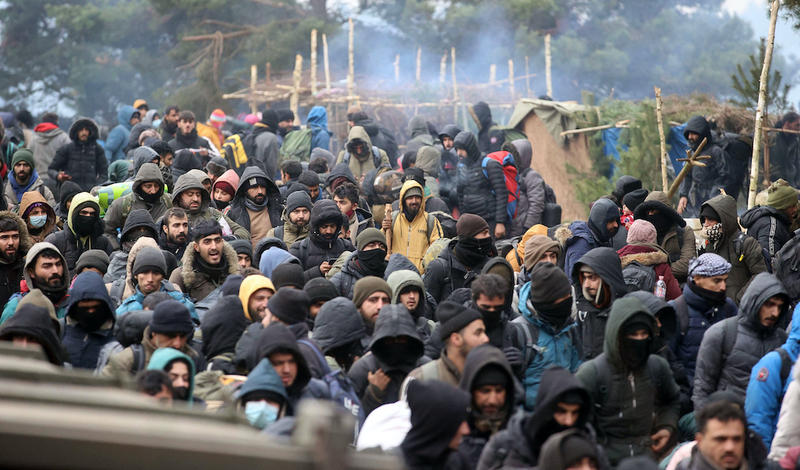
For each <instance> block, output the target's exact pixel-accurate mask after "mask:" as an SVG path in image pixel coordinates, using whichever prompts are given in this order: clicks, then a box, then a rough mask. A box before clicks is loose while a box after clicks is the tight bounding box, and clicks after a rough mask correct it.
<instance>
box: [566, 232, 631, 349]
mask: <svg viewBox="0 0 800 470" xmlns="http://www.w3.org/2000/svg"><path fill="white" fill-rule="evenodd" d="M584 264H585V265H586V266H587V267H589V268H591V269H592V270H593V271H594V272H596V273H597V274H598V275H599V276H600V278H601V279H602V280H603V286H602V288H601V291H602V290H605V291H606V292H607V293H608V294H607V295H605V294H602V292H601V296H602V297H603V298H606V299H608V300H609V303H608V305H606V306H604V307H602V308H601V307H598V306H596V305H595V304H593V303H592V302H590V301H589V300H588V299H586V298H584V297H583V290H582V289H581V284H580V280H579V275H580V267H581V266H582V265H584ZM572 283H573V284H574V285H575V292H576V294H577V298H576V304H577V307H578V327H579V331H580V333H581V335H580V336H581V342H582V343H583V358H584V359H591V358H593V357H596V356H598V355H599V354H600V353H601V352H603V348H604V344H605V342H604V336H605V331H606V330H607V328H606V322H607V321H608V315H609V312H610V311H611V307H612V305H613V303H614V302H615V301H616V299H618V298H620V297H622V296H624V295H625V294H627V286H626V285H625V279H624V278H623V277H622V265H621V264H620V261H619V256H617V252H616V251H614V250H613V249H611V248H608V247H602V248H595V249H593V250H591V251H589V252H588V253H586V254H585V255H583V257H581V259H580V260H579V261H578V262H577V263H575V269H574V270H573V271H572Z"/></svg>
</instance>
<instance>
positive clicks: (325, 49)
mask: <svg viewBox="0 0 800 470" xmlns="http://www.w3.org/2000/svg"><path fill="white" fill-rule="evenodd" d="M322 55H323V57H322V61H323V63H324V66H325V90H327V91H331V66H330V62H328V35H327V34H323V35H322Z"/></svg>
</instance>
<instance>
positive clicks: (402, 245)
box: [382, 180, 442, 273]
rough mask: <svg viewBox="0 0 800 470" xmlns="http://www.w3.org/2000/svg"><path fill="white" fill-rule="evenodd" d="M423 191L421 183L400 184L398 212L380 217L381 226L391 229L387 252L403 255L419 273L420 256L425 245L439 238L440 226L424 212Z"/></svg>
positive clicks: (440, 233)
mask: <svg viewBox="0 0 800 470" xmlns="http://www.w3.org/2000/svg"><path fill="white" fill-rule="evenodd" d="M424 194H425V191H424V189H423V188H422V185H421V184H419V183H417V182H416V181H413V180H408V181H406V182H405V183H403V187H402V188H400V204H401V205H400V211H398V212H397V213H396V214H395V215H394V216H392V217H384V219H383V224H382V228H383V229H384V230H388V229H391V230H392V248H391V252H390V254H394V253H400V254H401V255H403V256H405V257H406V258H408V259H409V260H411V262H412V263H414V266H416V267H417V269H418V270H419V272H420V273H422V272H423V269H422V258H423V257H424V256H425V252H426V251H427V250H428V247H429V246H430V245H431V244H432V243H433V242H435V241H436V240H438V239H439V238H441V237H442V226H441V224H439V221H438V220H437V219H436V217H434V216H433V215H431V214H428V213H427V212H425V197H424Z"/></svg>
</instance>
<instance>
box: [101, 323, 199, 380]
mask: <svg viewBox="0 0 800 470" xmlns="http://www.w3.org/2000/svg"><path fill="white" fill-rule="evenodd" d="M141 345H142V352H144V363H145V364H148V363H149V362H150V358H151V357H152V356H153V353H154V352H155V351H156V349H158V348H156V345H155V344H154V343H153V340H152V333H151V332H150V327H149V326H148V327H146V328H145V329H144V333H143V335H142V342H141ZM180 352H182V353H183V354H185V355H187V356H188V357H190V358H191V360H192V361H193V363H194V364H193V368H194V370H202V366H203V363H204V361H203V358H202V357H201V356H200V354H199V353H198V352H197V351H195V350H194V349H192V346H191V345H190V344H189V343H186V344H185V345H184V346H183V348H181V349H180ZM134 360H135V353H134V352H133V348H132V347H130V346H128V347H127V348H125V349H123V350H122V351H120V352H118V353H116V354H114V355H112V356H111V357H109V358H108V363H107V364H106V365H105V367H104V368H103V370H102V371H100V374H101V375H104V376H106V377H114V376H122V377H127V376H131V375H135V374H136V373H137V372H139V370H136V369H135V367H136V365H137V364H135V361H134Z"/></svg>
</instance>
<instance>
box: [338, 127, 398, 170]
mask: <svg viewBox="0 0 800 470" xmlns="http://www.w3.org/2000/svg"><path fill="white" fill-rule="evenodd" d="M358 141H360V142H362V143H363V144H364V145H365V146H366V147H367V155H366V156H364V157H359V156H357V155H355V154H354V153H353V152H352V151H351V149H352V148H353V145H354V144H355V143H356V142H358ZM376 161H377V162H378V164H377V165H376V164H375V163H376ZM342 162H344V163H347V164H348V166H349V167H350V171H352V172H353V176H355V177H356V178H357V179H359V180H360V179H361V178H362V177H363V176H364V175H366V174H367V173H368V172H369V171H370V170H374V169H375V168H378V167H380V166H383V165H386V166H391V163H390V162H389V157H388V156H387V155H386V152H384V151H383V150H382V149H380V148H378V147H377V146H374V145H373V144H372V140H370V138H369V134H367V131H366V130H364V128H363V127H361V126H354V127H353V128H352V129H350V132H349V133H348V134H347V143H346V144H345V148H344V149H342V151H341V152H339V156H338V157H337V158H336V163H337V164H339V163H342Z"/></svg>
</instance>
